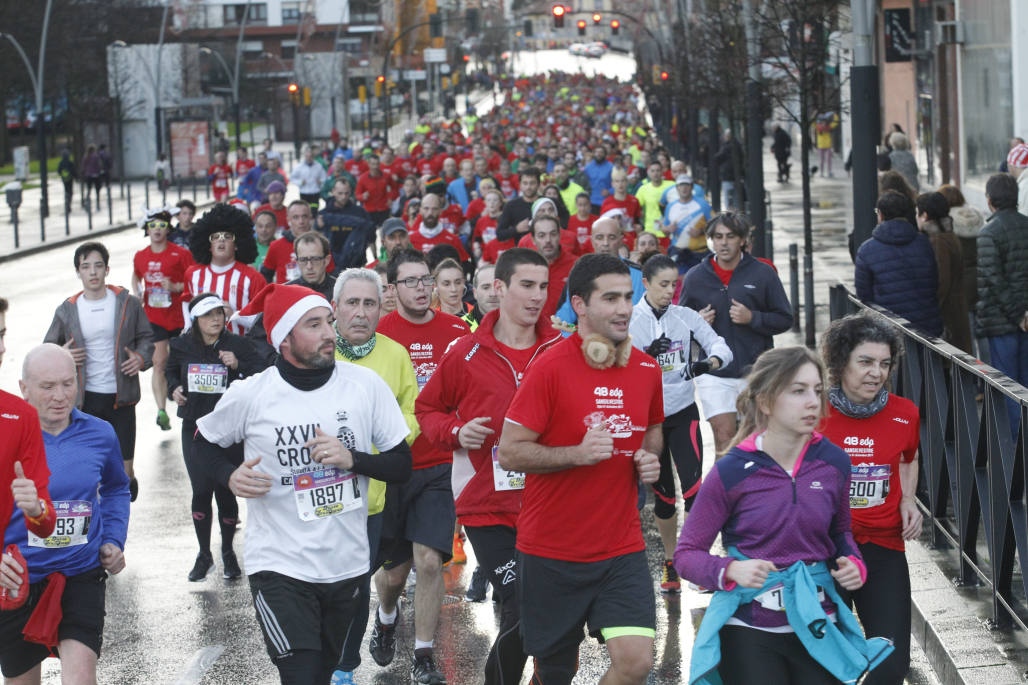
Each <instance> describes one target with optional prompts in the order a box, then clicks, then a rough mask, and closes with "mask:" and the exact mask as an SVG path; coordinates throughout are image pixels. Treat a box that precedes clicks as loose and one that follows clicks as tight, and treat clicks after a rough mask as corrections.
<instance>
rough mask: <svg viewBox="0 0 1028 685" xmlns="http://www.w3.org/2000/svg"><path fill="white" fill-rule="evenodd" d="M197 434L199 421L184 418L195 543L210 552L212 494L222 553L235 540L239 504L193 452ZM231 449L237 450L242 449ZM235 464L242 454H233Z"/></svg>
mask: <svg viewBox="0 0 1028 685" xmlns="http://www.w3.org/2000/svg"><path fill="white" fill-rule="evenodd" d="M194 433H196V422H195V421H193V420H192V419H183V421H182V456H183V458H184V459H185V462H186V472H187V473H188V474H189V484H190V485H191V486H192V488H193V501H192V504H191V510H192V512H193V528H194V529H195V530H196V541H197V542H198V543H200V551H201V552H210V551H211V517H212V516H213V515H214V509H213V507H212V506H211V496H212V495H213V496H214V498H215V499H216V500H218V524H219V526H220V527H221V551H222V552H223V553H224V552H227V551H229V550H231V549H232V539H233V537H235V534H236V525H237V524H238V523H239V502H238V501H236V496H235V495H233V494H232V491H231V490H229V489H228V488H227V487H225V486H224V485H221V484H220V483H218V482H217V481H215V480H214V478H212V477H211V475H210V472H209V470H208V468H207V465H206V464H204V463H202V462H201V461H200V458H199V457H198V456H197V455H196V454H195V452H194V450H193V434H194ZM232 449H234V450H237V451H238V450H239V446H238V445H237V446H235V447H233V448H232ZM233 461H235V462H236V463H239V464H241V463H242V454H233Z"/></svg>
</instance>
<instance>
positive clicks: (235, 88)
mask: <svg viewBox="0 0 1028 685" xmlns="http://www.w3.org/2000/svg"><path fill="white" fill-rule="evenodd" d="M200 52H202V53H204V54H205V55H213V56H214V57H216V58H217V59H218V63H219V64H221V66H222V68H223V69H224V70H225V74H227V75H228V80H229V85H230V86H232V118H233V119H234V120H235V123H236V149H239V148H241V147H242V143H241V142H240V139H239V136H240V133H239V63H238V62H236V73H235V74H233V73H232V72H231V71H230V70H229V68H228V63H227V62H226V61H225V58H224V57H222V56H221V53H220V52H215V51H214V50H211V49H210V48H207V47H203V48H200Z"/></svg>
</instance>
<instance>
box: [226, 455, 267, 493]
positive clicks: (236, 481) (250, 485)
mask: <svg viewBox="0 0 1028 685" xmlns="http://www.w3.org/2000/svg"><path fill="white" fill-rule="evenodd" d="M260 461H261V458H260V457H254V458H253V459H247V460H246V461H244V462H243V463H242V464H240V465H239V468H237V469H236V470H235V471H233V472H232V475H231V476H230V477H229V479H228V489H229V490H231V491H232V494H233V495H235V496H236V497H248V498H254V497H260V496H262V495H265V494H267V492H268V491H269V490H271V482H272V478H271V475H270V474H267V473H262V472H260V471H257V470H255V469H254V468H253V467H254V466H256V465H257V464H259V463H260Z"/></svg>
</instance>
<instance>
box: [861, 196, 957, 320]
mask: <svg viewBox="0 0 1028 685" xmlns="http://www.w3.org/2000/svg"><path fill="white" fill-rule="evenodd" d="M911 205H912V203H911V202H910V198H908V197H907V196H905V195H903V194H902V193H898V192H896V191H892V190H889V191H886V192H884V193H882V195H881V197H879V198H878V204H877V205H876V206H875V213H876V214H877V215H878V221H879V224H878V226H877V227H875V229H874V231H873V232H872V233H871V239H870V240H868V241H867V242H865V243H864V244H863V245H861V246H860V249H859V250H857V261H856V272H855V276H854V284H855V285H856V289H857V297H858V298H860V299H861V300H862V301H863V302H864V303H866V304H877V305H879V306H881V307H884V308H885V309H888V310H890V311H892V312H893V313H894V314H896V315H897V316H901V317H903V318H904V319H906V320H907V321H909V322H910V324H911V325H912V326H913V327H914V328H916V329H917V330H919V331H921V332H922V333H924V334H926V335H931V336H939V335H941V334H942V316H941V315H940V313H939V303H938V301H937V300H936V294H937V292H938V288H939V271H938V267H937V266H936V264H935V255H934V253H933V252H932V246H931V243H930V242H929V240H928V237H927V236H925V235H924V234H922V233H919V232H918V230H917V228H916V227H915V226H914V225H913V224H911V223H910V222H909V221H908V220H907V218H906V217H907V216H909V215H910V214H911V213H912V212H913V207H912V206H911Z"/></svg>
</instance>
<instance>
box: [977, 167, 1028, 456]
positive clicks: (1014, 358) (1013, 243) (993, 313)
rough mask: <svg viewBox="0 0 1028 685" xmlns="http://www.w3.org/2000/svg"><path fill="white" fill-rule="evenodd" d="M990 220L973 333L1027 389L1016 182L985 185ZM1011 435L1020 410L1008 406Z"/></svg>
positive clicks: (1026, 231) (1005, 178) (1025, 293)
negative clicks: (985, 343)
mask: <svg viewBox="0 0 1028 685" xmlns="http://www.w3.org/2000/svg"><path fill="white" fill-rule="evenodd" d="M985 197H986V199H987V200H988V203H989V209H990V210H992V212H993V214H992V216H990V217H989V221H988V223H987V224H985V228H983V229H982V230H981V233H979V234H978V305H977V307H976V309H975V316H976V321H975V333H976V335H977V336H978V337H979V338H986V339H988V342H989V356H990V361H991V363H992V366H994V367H996V368H997V369H999V370H1000V371H1002V372H1003V373H1005V374H1006V375H1007V376H1009V377H1010V378H1012V379H1014V380H1015V381H1017V382H1018V383H1020V384H1021V385H1025V384H1026V383H1028V217H1026V216H1025V215H1024V214H1021V213H1020V212H1018V211H1017V181H1015V180H1014V177H1013V176H1011V175H1010V174H994V175H993V176H992V177H990V178H989V181H988V183H986V184H985ZM1007 410H1008V413H1009V417H1010V429H1011V431H1012V432H1013V434H1014V437H1015V438H1016V437H1017V431H1018V427H1019V424H1020V421H1019V415H1020V409H1019V405H1018V404H1017V403H1016V402H1014V401H1012V400H1007Z"/></svg>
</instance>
